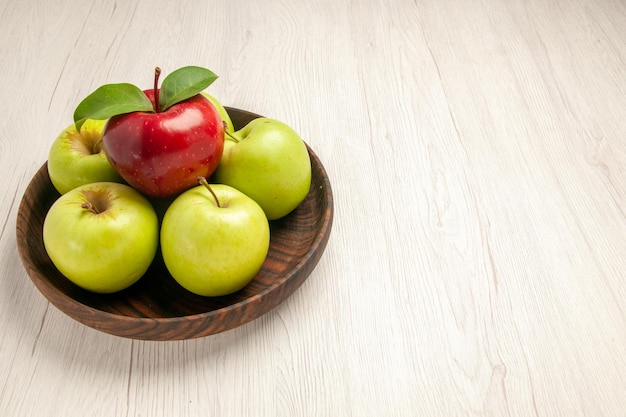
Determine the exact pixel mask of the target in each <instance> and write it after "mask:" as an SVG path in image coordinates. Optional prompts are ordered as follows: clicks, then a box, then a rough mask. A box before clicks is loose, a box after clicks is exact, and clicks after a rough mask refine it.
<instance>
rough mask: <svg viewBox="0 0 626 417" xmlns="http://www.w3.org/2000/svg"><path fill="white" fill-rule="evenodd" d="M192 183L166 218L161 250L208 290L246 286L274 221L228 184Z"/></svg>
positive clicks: (187, 283) (189, 283) (177, 272)
mask: <svg viewBox="0 0 626 417" xmlns="http://www.w3.org/2000/svg"><path fill="white" fill-rule="evenodd" d="M201 181H202V184H203V185H199V186H197V187H194V188H191V189H189V190H187V191H185V192H183V193H182V194H180V195H179V196H177V197H176V199H175V200H174V201H173V202H172V204H171V205H170V206H169V207H168V209H167V211H166V212H165V216H164V217H163V222H162V224H161V252H162V254H163V260H164V262H165V266H166V267H167V269H168V271H169V272H170V274H171V275H172V277H173V278H174V279H175V280H176V281H177V282H178V283H179V284H180V285H181V286H182V287H183V288H186V289H187V290H189V291H191V292H193V293H195V294H198V295H202V296H221V295H227V294H231V293H234V292H236V291H238V290H240V289H242V288H243V287H245V286H246V285H247V284H248V283H249V282H250V281H251V280H252V279H253V278H254V277H255V276H256V274H257V273H258V271H259V270H260V269H261V267H262V265H263V262H264V261H265V258H266V256H267V253H268V251H269V243H270V229H269V222H268V220H267V218H266V217H265V214H264V213H263V210H262V209H261V207H259V205H258V204H257V203H256V202H255V201H254V200H252V199H251V198H250V197H248V196H246V195H245V194H243V193H241V192H240V191H237V190H236V189H234V188H232V187H229V186H227V185H223V184H211V185H209V184H208V183H207V182H206V180H205V179H201Z"/></svg>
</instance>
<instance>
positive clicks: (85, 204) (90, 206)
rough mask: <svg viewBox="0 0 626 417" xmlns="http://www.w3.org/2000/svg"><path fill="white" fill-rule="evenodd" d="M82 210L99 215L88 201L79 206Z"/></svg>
mask: <svg viewBox="0 0 626 417" xmlns="http://www.w3.org/2000/svg"><path fill="white" fill-rule="evenodd" d="M80 206H81V207H82V208H84V209H85V210H89V211H90V212H92V213H93V214H100V212H99V211H98V209H97V208H96V206H94V205H93V204H91V203H90V202H89V201H87V202H85V203H83V204H81V205H80Z"/></svg>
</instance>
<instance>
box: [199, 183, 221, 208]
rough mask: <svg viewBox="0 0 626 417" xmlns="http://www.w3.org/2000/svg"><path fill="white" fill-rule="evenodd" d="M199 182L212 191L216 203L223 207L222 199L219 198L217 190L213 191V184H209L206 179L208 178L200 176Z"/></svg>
mask: <svg viewBox="0 0 626 417" xmlns="http://www.w3.org/2000/svg"><path fill="white" fill-rule="evenodd" d="M198 182H199V183H200V184H201V185H204V186H205V187H206V188H207V190H209V192H210V193H211V195H212V196H213V198H214V199H215V204H217V207H219V208H222V206H221V204H220V200H218V198H217V195H216V194H215V192H214V191H213V189H212V188H211V186H210V185H209V182H208V181H207V180H206V178H204V177H198Z"/></svg>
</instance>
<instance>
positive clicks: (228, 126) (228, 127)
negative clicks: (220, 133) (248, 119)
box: [200, 91, 235, 133]
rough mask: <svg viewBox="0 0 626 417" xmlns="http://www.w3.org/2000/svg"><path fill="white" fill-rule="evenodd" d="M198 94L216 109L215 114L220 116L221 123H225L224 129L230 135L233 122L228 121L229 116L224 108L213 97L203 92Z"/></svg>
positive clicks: (233, 128)
mask: <svg viewBox="0 0 626 417" xmlns="http://www.w3.org/2000/svg"><path fill="white" fill-rule="evenodd" d="M200 94H202V95H203V96H204V97H206V98H207V99H208V100H209V101H210V102H211V103H212V104H213V105H214V106H215V108H216V109H217V112H218V113H219V114H220V117H221V118H222V121H223V122H224V123H225V125H224V129H225V130H226V131H228V132H230V133H232V132H234V131H235V127H234V126H233V121H232V120H231V119H230V115H229V114H228V112H227V111H226V109H225V108H224V106H222V103H220V102H219V101H218V100H217V99H216V98H215V97H213V96H212V95H210V94H209V93H206V92H204V91H203V92H202V93H200Z"/></svg>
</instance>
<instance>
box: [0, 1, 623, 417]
mask: <svg viewBox="0 0 626 417" xmlns="http://www.w3.org/2000/svg"><path fill="white" fill-rule="evenodd" d="M625 27H626V5H625V4H624V2H623V1H622V0H569V1H565V0H545V1H533V0H531V1H523V2H514V1H506V0H468V1H463V2H459V1H452V0H439V1H432V0H415V1H397V0H379V1H356V0H311V1H308V2H293V1H287V0H259V1H255V2H245V1H243V0H230V1H223V0H216V1H212V2H203V1H200V0H192V1H188V2H184V4H179V3H176V2H168V1H161V0H157V1H152V2H145V1H136V0H129V1H127V2H96V1H81V2H79V1H78V0H64V1H61V0H50V1H46V2H43V1H38V0H32V1H22V2H9V1H4V2H0V36H1V39H3V42H0V56H2V57H3V58H4V60H3V70H2V71H0V103H2V104H0V106H2V107H1V108H2V115H3V116H2V117H1V118H0V224H2V225H3V227H2V229H0V230H3V232H2V233H1V234H0V256H1V257H2V258H1V259H2V262H0V414H2V415H6V416H21V415H48V416H53V417H55V416H64V417H66V416H68V415H69V416H84V415H90V416H105V415H106V416H111V415H112V416H116V417H117V416H119V417H126V416H139V415H149V416H171V415H177V416H205V415H242V416H248V415H254V416H294V415H315V416H336V415H343V416H377V417H379V416H414V415H424V416H442V417H443V416H446V417H450V416H464V417H465V416H467V417H470V416H471V417H478V416H480V417H483V416H485V417H486V416H498V417H500V416H507V417H508V416H511V417H518V416H519V417H522V416H523V417H527V416H555V417H560V416H563V417H566V416H567V417H570V416H572V417H583V416H585V417H586V416H611V417H613V416H623V415H624V410H626V400H625V399H626V308H625V307H624V306H625V305H626V280H625V279H624V277H625V273H624V271H626V257H624V256H623V255H624V253H626V217H625V216H624V213H626V175H625V174H626V168H625V167H626V141H624V138H625V137H626V119H625V118H624V109H626V76H625V72H624V68H626V65H625V64H626V31H625V30H624V28H625ZM189 64H196V65H204V66H206V67H208V68H211V69H212V70H213V71H215V72H216V73H217V74H218V75H219V76H220V77H219V78H218V80H217V81H216V82H215V83H214V84H213V85H211V87H210V88H209V92H210V93H212V95H214V96H215V97H217V98H218V99H220V100H221V101H222V102H223V103H224V104H226V105H229V106H232V107H235V108H241V109H247V110H250V111H252V112H255V113H258V114H263V115H266V116H268V117H273V118H276V119H279V120H282V121H284V122H286V123H287V124H289V125H291V126H292V127H294V129H296V130H297V131H298V132H300V133H301V134H302V136H303V137H305V138H306V139H307V141H308V143H309V145H310V146H311V148H312V149H314V150H315V152H316V154H317V155H318V156H319V158H320V160H321V161H323V165H324V167H325V169H326V171H327V174H328V177H329V179H330V181H331V183H332V186H333V197H334V207H335V211H334V213H335V217H334V221H333V231H332V237H331V238H330V240H329V241H328V245H327V247H326V250H325V252H324V256H323V257H322V258H321V259H320V261H319V263H318V264H317V266H316V268H315V270H314V271H313V272H312V273H311V275H310V276H309V278H308V279H307V280H306V281H305V282H304V283H303V284H302V286H301V287H300V289H299V290H298V291H296V292H294V293H293V294H292V296H291V297H289V298H288V299H287V300H286V301H285V302H283V303H282V304H280V305H279V306H277V307H276V308H275V309H273V310H272V311H270V312H268V313H267V314H265V315H263V316H262V317H260V318H258V319H257V320H254V321H252V322H249V323H248V324H246V325H243V326H240V327H237V328H235V329H232V330H230V331H226V332H222V333H219V334H216V335H213V336H211V337H207V338H199V339H193V340H185V341H172V342H151V341H138V340H128V339H126V338H117V337H112V336H109V335H107V334H104V333H102V332H98V331H94V330H93V329H91V328H89V327H87V326H83V325H81V324H80V323H78V322H76V321H75V320H72V319H70V318H68V317H67V316H66V315H65V314H63V313H61V312H59V311H58V309H56V308H55V307H54V306H51V305H50V306H49V305H48V302H47V300H46V299H45V297H42V296H41V294H40V292H39V291H38V290H37V289H36V288H35V287H34V285H33V284H32V282H31V280H30V279H29V278H28V276H27V274H26V271H25V270H24V268H23V267H22V265H21V263H20V259H19V254H18V252H17V245H16V242H15V237H14V234H13V233H12V230H14V229H15V227H16V220H17V212H18V209H19V202H20V199H21V196H22V195H23V193H24V191H25V190H26V188H27V186H28V183H29V180H30V178H32V177H33V176H34V175H35V174H36V172H37V170H38V169H39V168H40V167H41V165H42V163H43V161H45V160H46V159H47V152H48V148H49V145H50V143H51V141H52V140H53V138H54V137H55V136H56V134H57V133H58V132H60V131H61V129H62V128H64V127H65V126H66V125H68V124H69V122H70V120H71V115H72V112H73V109H74V108H75V106H76V104H77V103H78V101H79V100H80V99H81V98H83V97H84V96H85V95H86V94H88V93H89V92H91V91H92V90H93V89H95V88H96V87H97V86H99V85H101V84H102V83H104V82H132V83H135V84H137V85H139V86H141V87H149V86H150V83H151V74H152V70H153V68H154V66H156V65H158V66H160V67H161V68H162V69H163V70H164V71H165V72H167V71H169V70H170V69H173V68H176V67H178V66H182V65H189Z"/></svg>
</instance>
